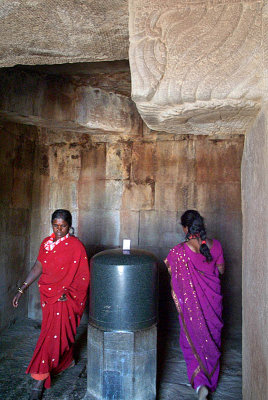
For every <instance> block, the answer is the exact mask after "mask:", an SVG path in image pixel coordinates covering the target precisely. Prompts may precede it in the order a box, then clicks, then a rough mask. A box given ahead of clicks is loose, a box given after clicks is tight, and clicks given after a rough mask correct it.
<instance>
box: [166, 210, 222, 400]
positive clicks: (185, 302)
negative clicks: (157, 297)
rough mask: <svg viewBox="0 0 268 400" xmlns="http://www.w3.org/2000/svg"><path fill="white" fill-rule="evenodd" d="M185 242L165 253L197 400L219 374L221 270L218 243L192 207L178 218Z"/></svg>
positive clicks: (203, 394) (209, 388)
mask: <svg viewBox="0 0 268 400" xmlns="http://www.w3.org/2000/svg"><path fill="white" fill-rule="evenodd" d="M181 224H182V226H183V230H184V232H185V234H186V241H185V242H183V243H180V244H178V245H177V246H175V247H174V248H173V249H171V251H170V252H169V254H168V256H167V258H166V259H165V263H166V265H167V267H168V270H169V273H170V275H171V288H172V297H173V300H174V302H175V305H176V308H177V310H178V313H179V322H180V328H181V329H180V346H181V349H182V352H183V356H184V359H185V362H186V365H187V373H188V378H189V381H190V383H191V385H192V387H193V388H194V389H195V390H196V392H197V394H198V399H199V400H204V399H206V398H207V395H208V390H210V391H212V392H213V391H215V390H216V387H217V382H218V377H219V369H220V364H219V359H220V355H221V353H220V346H221V329H222V326H223V322H222V296H221V285H220V279H219V274H222V273H223V272H224V259H223V252H222V247H221V244H220V242H219V241H217V240H216V239H213V240H210V239H208V238H207V237H206V230H205V226H204V220H203V218H202V217H201V215H200V214H199V213H198V212H197V211H195V210H188V211H186V212H185V213H184V214H183V215H182V217H181Z"/></svg>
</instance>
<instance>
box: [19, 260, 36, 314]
mask: <svg viewBox="0 0 268 400" xmlns="http://www.w3.org/2000/svg"><path fill="white" fill-rule="evenodd" d="M41 274H42V264H41V263H40V261H38V260H36V262H35V263H34V266H33V267H32V269H31V271H30V272H29V274H28V276H27V278H26V280H25V283H23V285H22V286H21V288H20V289H21V291H22V292H24V291H25V290H26V289H27V288H28V287H29V286H30V285H31V284H32V283H33V282H34V281H36V279H37V278H39V276H40V275H41ZM26 282H27V284H26ZM21 295H22V293H21V292H18V293H17V294H16V296H15V297H14V298H13V301H12V304H13V307H18V304H19V299H20V297H21Z"/></svg>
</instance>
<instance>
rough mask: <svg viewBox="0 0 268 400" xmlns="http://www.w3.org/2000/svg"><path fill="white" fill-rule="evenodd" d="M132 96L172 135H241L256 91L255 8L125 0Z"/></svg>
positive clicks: (255, 105)
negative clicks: (127, 2)
mask: <svg viewBox="0 0 268 400" xmlns="http://www.w3.org/2000/svg"><path fill="white" fill-rule="evenodd" d="M129 10H130V53H129V60H130V66H131V75H132V98H133V100H134V101H135V102H136V104H137V107H138V110H139V112H140V114H141V116H142V118H143V119H144V121H145V122H146V124H147V125H148V126H149V127H150V128H151V129H155V130H161V131H166V132H171V133H180V134H182V133H185V134H186V133H194V134H199V135H200V134H219V133H222V132H224V133H225V134H226V133H232V134H239V133H244V132H245V131H246V129H247V128H248V127H249V126H250V124H251V123H252V121H253V120H254V118H255V116H256V114H257V112H258V110H259V108H260V98H261V96H262V93H263V89H262V85H263V80H262V48H261V43H262V28H261V26H262V20H261V19H262V3H261V2H259V1H250V2H248V1H236V2H233V1H231V0H230V1H224V2H223V1H221V0H219V1H216V2H213V3H211V2H208V1H206V0H203V1H193V2H187V5H185V1H176V0H168V1H165V2H163V1H162V0H156V1H151V0H145V1H144V0H131V1H130V2H129Z"/></svg>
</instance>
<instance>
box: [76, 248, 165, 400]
mask: <svg viewBox="0 0 268 400" xmlns="http://www.w3.org/2000/svg"><path fill="white" fill-rule="evenodd" d="M157 302H158V269H157V260H156V258H155V257H154V255H153V254H151V253H149V252H146V251H143V250H129V251H124V250H122V249H116V250H107V251H103V252H101V253H98V254H97V255H95V256H94V257H93V258H92V259H91V284H90V306H89V325H88V364H87V393H86V396H85V398H84V399H85V400H86V399H88V400H145V399H146V400H155V398H156V338H157V335H156V323H157Z"/></svg>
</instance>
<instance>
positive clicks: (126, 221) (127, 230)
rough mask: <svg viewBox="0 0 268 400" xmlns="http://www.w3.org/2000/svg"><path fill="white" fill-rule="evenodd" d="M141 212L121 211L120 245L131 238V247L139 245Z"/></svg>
mask: <svg viewBox="0 0 268 400" xmlns="http://www.w3.org/2000/svg"><path fill="white" fill-rule="evenodd" d="M139 226H140V212H139V211H129V210H121V212H120V243H119V244H120V246H121V247H122V246H123V240H124V239H130V240H131V248H133V247H134V248H135V247H138V246H139Z"/></svg>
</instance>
